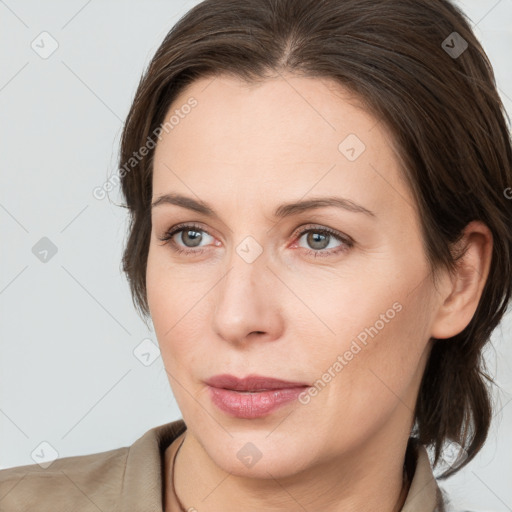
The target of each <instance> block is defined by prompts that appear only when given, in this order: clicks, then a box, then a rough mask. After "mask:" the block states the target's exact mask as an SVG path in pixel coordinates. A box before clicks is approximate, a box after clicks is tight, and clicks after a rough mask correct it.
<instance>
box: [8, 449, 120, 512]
mask: <svg viewBox="0 0 512 512" xmlns="http://www.w3.org/2000/svg"><path fill="white" fill-rule="evenodd" d="M129 450H130V448H129V447H123V448H117V449H114V450H109V451H106V452H101V453H94V454H90V455H79V456H73V457H63V458H61V459H56V460H55V461H54V462H53V463H52V464H51V465H50V466H49V467H47V468H46V469H44V468H43V467H42V466H40V465H39V464H30V465H27V466H18V467H14V468H8V469H3V470H1V471H0V510H2V511H6V512H7V511H8V512H16V511H21V510H37V511H38V512H46V511H50V510H52V511H55V510H80V511H82V510H83V511H88V510H95V511H97V510H98V509H100V510H113V509H114V508H115V500H116V497H117V496H118V495H119V488H120V486H121V485H122V477H123V473H124V469H125V467H126V460H127V457H128V453H129ZM106 491H107V492H106Z"/></svg>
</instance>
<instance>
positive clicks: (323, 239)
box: [159, 224, 354, 257]
mask: <svg viewBox="0 0 512 512" xmlns="http://www.w3.org/2000/svg"><path fill="white" fill-rule="evenodd" d="M176 235H181V236H178V237H177V236H176ZM205 235H206V236H207V237H210V238H212V239H213V237H212V235H210V234H209V233H208V232H207V231H205V230H204V229H202V228H201V227H200V226H198V225H197V224H178V225H177V226H174V227H173V228H171V229H170V230H169V231H167V232H166V233H165V234H164V236H163V237H159V240H160V241H162V242H164V243H163V244H162V245H165V244H166V243H167V242H170V244H171V247H172V249H173V251H175V252H176V253H178V254H194V255H197V254H201V253H203V252H204V250H205V249H206V247H203V246H201V245H200V244H201V242H203V241H204V239H205ZM305 235H307V236H306V243H307V244H309V245H310V247H312V249H307V248H305V249H306V253H307V254H308V255H312V256H314V257H317V256H330V255H333V254H338V253H341V252H344V251H347V250H349V249H350V248H351V247H353V245H354V241H353V240H352V239H351V238H350V237H349V236H347V235H343V234H342V233H340V232H338V231H335V230H333V229H330V228H326V227H318V226H313V227H306V228H303V229H302V230H301V231H299V232H298V233H297V234H296V235H295V238H296V240H299V241H300V239H301V238H302V237H304V236H305ZM175 238H177V239H181V243H182V244H184V245H180V244H179V243H178V242H177V240H176V239H175ZM336 241H337V242H339V244H338V245H337V246H336V245H335V246H334V248H333V247H332V243H333V242H334V243H336ZM214 245H219V242H215V243H214ZM329 246H331V247H330V248H329ZM300 247H303V246H300ZM325 249H330V250H325Z"/></svg>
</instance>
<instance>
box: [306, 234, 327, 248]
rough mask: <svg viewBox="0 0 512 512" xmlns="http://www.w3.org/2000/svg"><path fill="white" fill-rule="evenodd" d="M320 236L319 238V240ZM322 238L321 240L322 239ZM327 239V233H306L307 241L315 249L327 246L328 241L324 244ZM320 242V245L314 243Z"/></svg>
mask: <svg viewBox="0 0 512 512" xmlns="http://www.w3.org/2000/svg"><path fill="white" fill-rule="evenodd" d="M319 238H320V240H319ZM322 238H323V240H322ZM326 241H327V235H322V234H320V233H309V235H308V243H309V244H311V246H312V247H313V248H315V249H325V248H326V247H327V245H329V244H328V243H327V244H326V243H325V242H326ZM318 243H319V244H320V246H318V245H316V244H318Z"/></svg>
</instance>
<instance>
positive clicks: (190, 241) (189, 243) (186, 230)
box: [159, 224, 213, 254]
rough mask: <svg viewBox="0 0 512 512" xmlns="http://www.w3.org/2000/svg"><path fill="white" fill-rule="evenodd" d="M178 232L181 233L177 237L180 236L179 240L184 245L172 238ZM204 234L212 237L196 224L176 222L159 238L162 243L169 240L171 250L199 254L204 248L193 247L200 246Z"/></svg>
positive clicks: (179, 252)
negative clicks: (176, 223)
mask: <svg viewBox="0 0 512 512" xmlns="http://www.w3.org/2000/svg"><path fill="white" fill-rule="evenodd" d="M179 234H181V236H179V237H177V238H181V242H182V243H184V244H185V246H184V247H183V246H181V245H178V243H177V242H176V240H175V239H174V238H175V236H176V235H179ZM204 234H206V235H207V236H209V237H211V238H213V237H212V236H211V235H210V234H209V233H208V232H207V231H205V230H204V229H202V228H201V227H200V226H198V225H196V224H178V225H177V226H174V227H173V228H171V229H170V230H169V231H167V232H166V233H165V234H164V236H163V237H161V238H160V237H159V240H161V241H162V242H164V244H163V245H165V244H166V243H167V242H170V243H171V246H172V248H173V250H174V251H176V252H177V253H178V254H200V253H202V252H203V250H204V249H203V248H199V249H194V247H200V245H199V244H200V243H201V242H202V241H203V239H204V238H205V237H204Z"/></svg>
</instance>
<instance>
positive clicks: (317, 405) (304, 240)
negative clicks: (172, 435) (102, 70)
mask: <svg viewBox="0 0 512 512" xmlns="http://www.w3.org/2000/svg"><path fill="white" fill-rule="evenodd" d="M190 97H194V98H195V99H196V100H197V101H198V105H197V106H196V107H195V108H194V109H193V110H192V111H191V112H190V113H189V114H188V115H187V116H184V118H183V119H181V120H180V123H179V124H178V125H177V126H175V127H174V129H173V130H171V131H169V133H165V132H163V133H162V139H161V140H160V141H159V142H158V145H157V147H156V150H155V151H156V153H155V161H154V171H153V172H154V174H153V200H154V201H155V200H156V199H158V198H159V197H160V196H162V195H163V194H168V193H179V194H183V195H186V196H188V197H192V198H194V199H196V200H201V201H204V202H207V203H208V204H209V205H210V206H211V207H212V208H213V209H214V211H215V212H216V213H217V214H218V217H219V218H214V217H209V216H206V215H204V214H200V213H196V212H194V211H192V210H188V209H186V208H183V207H180V206H177V205H172V204H162V205H160V206H156V207H154V208H153V209H152V234H151V242H150V247H149V254H148V263H147V293H148V303H149V307H150V311H151V317H152V320H153V324H154V327H155V333H156V336H157V338H158V341H159V344H160V349H161V354H162V358H163V362H164V365H165V369H166V371H167V374H168V376H169V382H170V385H171V388H172V391H173V393H174V396H175V398H176V400H177V403H178V406H179V408H180V410H181V413H182V416H183V418H184V420H185V423H186V424H187V432H186V436H185V441H184V443H183V445H182V447H181V449H180V452H179V456H178V457H177V459H176V466H175V486H176V492H177V495H178V496H179V498H180V501H181V502H182V503H183V504H184V506H185V507H186V509H188V507H195V508H196V509H197V510H198V511H200V512H212V511H219V510H223V511H235V510H236V511H239V510H245V511H248V512H250V511H261V510H268V511H276V512H277V511H303V510H305V509H306V510H323V511H326V512H331V511H332V512H334V511H342V510H343V511H344V512H350V511H358V512H364V511H375V510H381V511H383V512H386V511H387V512H392V511H395V510H400V509H401V507H402V505H403V501H404V499H405V495H404V494H402V495H401V491H402V468H403V460H404V454H405V449H406V444H407V440H408V437H409V435H410V429H411V427H412V424H413V419H414V415H413V410H414V404H415V402H416V397H417V394H418V389H419V385H420V381H421V376H422V374H423V371H424V368H425V364H426V361H427V358H428V354H429V350H430V346H431V345H430V341H429V340H430V338H431V337H437V338H447V337H451V336H453V335H455V334H456V333H458V332H460V331H462V330H463V328H464V327H465V326H466V325H467V324H468V323H469V321H470V320H471V317H472V316H473V314H474V312H475V310H476V307H477V305H478V300H479V298H480V295H481V292H482V289H483V286H484V284H485V279H486V278H487V275H488V268H489V263H490V254H491V252H490V251H491V249H492V237H491V234H490V232H489V230H488V229H487V228H486V226H485V225H483V224H481V223H478V222H473V223H471V224H470V225H468V227H467V229H466V232H465V233H466V236H465V238H464V239H463V240H464V242H465V243H467V244H468V246H469V248H468V251H467V253H466V256H465V258H464V260H463V262H462V264H461V266H460V270H459V272H458V273H457V274H454V275H448V273H441V274H440V278H439V281H438V283H437V287H436V286H434V283H433V281H432V278H431V273H430V268H429V266H428V263H427V260H426V257H425V254H424V250H423V246H422V239H421V233H420V223H419V217H418V212H417V209H416V204H415V201H414V199H413V197H412V195H411V193H410V191H409V190H408V188H407V187H406V185H405V182H404V181H403V180H402V179H401V171H400V167H399V163H398V160H397V157H396V153H395V151H394V149H393V145H392V141H391V140H390V139H389V131H388V130H386V128H385V126H383V123H378V121H377V119H375V118H374V117H373V116H372V115H371V114H370V113H368V112H367V110H366V109H365V108H364V107H363V105H362V104H361V103H360V102H359V101H358V100H357V98H355V97H354V96H353V95H351V94H350V93H349V92H348V91H346V90H344V89H343V88H342V87H341V86H339V85H337V84H335V83H334V82H330V81H328V80H326V79H318V78H305V77H298V76H293V75H280V76H278V77H276V78H272V79H267V80H265V81H264V82H263V83H260V84H258V85H251V86H248V85H246V84H244V83H243V82H241V81H239V80H238V79H235V78H232V77H228V76H225V75H224V76H218V77H217V78H215V79H212V78H207V79H206V78H202V79H199V80H197V81H195V82H193V83H192V84H191V85H190V86H189V87H188V88H187V89H186V90H184V91H182V93H181V94H180V95H179V96H178V97H177V98H176V99H175V101H174V102H173V105H172V106H171V108H170V109H169V115H170V114H171V113H172V112H173V111H174V110H175V109H176V108H180V106H181V105H184V104H185V103H186V102H187V100H188V99H189V98H190ZM169 115H168V116H166V119H167V118H168V117H169ZM349 134H356V135H357V137H358V138H359V139H360V140H361V141H363V142H364V144H365V146H366V149H365V151H364V152H363V153H362V154H361V155H360V156H359V157H358V158H357V159H356V160H355V161H349V160H348V159H347V158H346V157H345V156H344V154H342V153H341V152H340V150H339V149H338V146H339V144H340V142H342V141H343V140H344V139H345V138H346V137H347V136H348V135H349ZM322 196H338V197H345V198H348V199H350V200H351V201H353V202H355V203H358V204H360V205H363V206H364V207H365V208H367V209H369V210H371V211H373V212H374V214H375V216H370V215H365V214H363V213H357V212H350V211H347V210H344V209H340V208H335V207H323V208H319V209H315V210H309V211H304V212H302V213H296V214H294V215H292V216H290V217H286V218H283V219H276V218H274V217H273V215H272V212H273V211H274V209H275V208H277V206H279V205H280V204H282V203H287V202H292V201H298V200H301V199H311V198H313V197H322ZM183 222H186V223H190V222H193V223H196V224H198V225H199V226H200V228H201V229H203V230H204V231H199V234H202V235H203V237H202V240H201V241H200V243H199V246H197V245H196V243H197V242H196V243H194V240H195V239H192V238H187V233H190V230H192V231H197V229H194V228H186V229H185V231H182V232H180V233H177V234H175V235H174V237H173V240H174V241H175V246H177V247H180V248H182V249H183V248H184V249H187V248H188V249H191V250H196V251H197V250H198V249H203V252H202V253H201V254H195V255H194V254H191V255H183V254H178V253H177V252H176V251H175V250H174V249H173V246H172V244H171V242H169V241H168V242H166V243H164V242H162V241H161V240H160V239H159V238H161V237H163V236H165V233H166V232H168V231H169V230H170V228H172V227H174V226H176V225H177V224H179V223H183ZM302 227H304V228H305V227H307V228H311V229H312V230H313V231H312V232H307V233H305V234H302V235H299V234H298V232H299V228H302ZM321 228H330V229H333V230H335V231H337V232H339V233H340V234H341V235H345V236H348V237H351V238H352V240H353V245H352V246H351V247H349V246H347V245H346V244H344V243H343V242H341V241H339V240H337V239H336V238H334V237H332V236H331V237H329V236H328V235H327V236H326V238H325V239H322V238H320V239H319V238H318V236H319V234H318V231H317V230H318V229H321ZM308 233H309V234H310V236H309V238H308ZM315 234H317V238H316V239H315V238H314V237H313V236H314V235H315ZM320 234H322V233H320ZM248 236H251V237H253V238H254V239H255V240H256V241H257V243H258V244H259V246H260V247H261V249H262V251H263V252H262V253H261V254H260V255H259V256H258V257H257V258H256V259H255V260H254V261H253V262H252V263H248V262H247V261H246V260H245V259H244V258H242V257H241V256H240V255H239V254H238V253H237V246H238V245H239V244H240V243H241V242H242V241H244V239H245V238H246V237H248ZM196 238H197V235H196ZM322 243H323V244H324V245H323V246H322V245H321V244H322ZM242 247H243V245H242ZM251 247H253V246H251ZM340 247H342V248H344V249H345V250H342V251H341V252H337V253H336V252H335V251H336V250H337V249H339V248H340ZM250 250H251V251H253V250H254V249H253V248H252V249H250ZM315 251H316V252H317V254H318V255H317V257H315V255H314V254H313V253H314V252H315ZM320 252H321V253H322V254H319V253H320ZM310 253H311V254H310ZM253 254H254V253H253ZM395 303H398V304H399V305H400V306H401V310H400V312H397V313H396V314H395V315H394V318H393V319H391V320H389V321H388V322H386V323H385V326H384V327H383V328H382V329H380V330H379V332H378V334H377V335H376V336H374V337H373V338H369V340H368V343H367V345H366V346H362V349H361V350H360V351H359V352H358V353H357V354H356V355H354V356H353V358H352V359H351V360H350V361H348V362H347V364H346V365H344V366H343V369H342V370H341V371H339V372H337V373H335V376H334V378H332V379H331V381H330V382H329V383H328V384H327V385H326V386H325V387H324V388H323V389H322V390H321V391H320V392H318V394H317V395H316V396H314V397H312V398H311V400H310V401H309V403H307V404H302V403H299V402H298V401H294V402H293V403H291V404H288V405H286V406H284V407H281V408H280V409H277V410H276V411H274V412H272V413H271V414H269V415H268V416H265V417H263V418H257V419H239V418H234V417H231V416H228V415H227V414H225V413H224V412H222V411H220V410H219V409H218V408H217V407H216V406H215V405H214V404H213V403H212V402H211V400H210V397H209V392H208V388H207V386H206V385H205V384H204V382H203V381H204V380H205V379H207V378H209V377H211V376H213V375H217V374H223V373H229V374H233V375H236V376H238V377H244V376H246V375H248V374H259V375H264V376H272V377H276V378H280V379H284V380H293V381H301V382H305V383H308V384H310V385H311V386H312V385H313V384H314V383H315V381H317V380H318V379H320V378H322V375H323V374H324V373H325V372H326V370H327V369H328V368H329V367H332V366H333V363H334V362H335V361H336V360H337V357H338V355H340V354H341V355H343V354H344V353H345V352H346V351H347V350H349V349H350V346H351V342H352V340H354V338H355V337H356V336H357V335H358V334H360V333H361V332H362V331H364V329H365V328H369V327H370V326H374V325H375V323H376V321H377V320H379V318H381V317H380V315H381V314H386V311H387V310H389V309H390V308H392V305H393V304H395ZM180 440H181V438H180ZM248 442H251V443H253V444H254V445H255V446H256V447H257V448H258V450H259V451H260V452H261V454H262V457H261V459H260V460H259V461H258V462H257V463H256V464H255V465H253V466H252V467H250V468H248V467H246V466H245V465H244V464H242V463H241V462H240V460H239V459H238V458H237V452H238V451H239V450H240V449H241V448H242V447H243V446H244V445H245V444H246V443H248ZM175 446H176V445H174V447H175ZM169 455H170V447H169V448H168V449H167V452H166V471H167V472H166V484H165V486H166V489H165V492H166V495H167V496H168V495H169V494H170V493H171V487H170V478H169V465H170V456H169ZM406 490H407V489H405V491H406ZM205 497H207V498H206V499H204V498H205ZM167 501H168V505H167V506H166V510H168V511H169V510H171V508H170V507H171V505H170V501H169V500H167ZM173 510H174V509H173Z"/></svg>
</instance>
